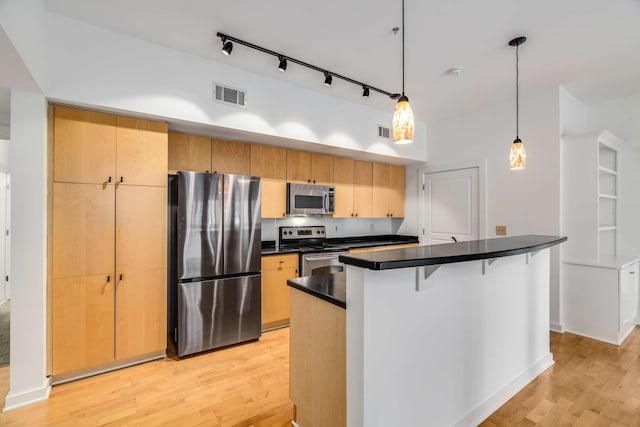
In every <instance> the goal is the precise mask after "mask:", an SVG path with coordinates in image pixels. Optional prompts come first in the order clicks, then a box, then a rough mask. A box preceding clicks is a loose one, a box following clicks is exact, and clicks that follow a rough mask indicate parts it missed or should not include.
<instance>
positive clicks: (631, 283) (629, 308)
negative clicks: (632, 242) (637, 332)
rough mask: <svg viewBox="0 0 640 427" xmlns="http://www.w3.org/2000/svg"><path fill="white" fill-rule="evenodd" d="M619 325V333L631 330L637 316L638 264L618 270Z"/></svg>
mask: <svg viewBox="0 0 640 427" xmlns="http://www.w3.org/2000/svg"><path fill="white" fill-rule="evenodd" d="M619 274H620V278H619V282H620V324H619V332H621V333H626V332H627V331H628V330H629V329H633V328H634V327H635V324H636V318H637V315H638V274H639V272H638V264H637V263H636V264H632V265H630V266H628V267H625V268H623V269H621V270H620V273H619Z"/></svg>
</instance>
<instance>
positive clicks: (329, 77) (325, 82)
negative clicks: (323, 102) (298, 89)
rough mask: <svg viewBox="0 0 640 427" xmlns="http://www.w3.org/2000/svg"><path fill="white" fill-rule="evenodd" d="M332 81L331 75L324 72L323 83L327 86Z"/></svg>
mask: <svg viewBox="0 0 640 427" xmlns="http://www.w3.org/2000/svg"><path fill="white" fill-rule="evenodd" d="M332 81H333V76H332V75H331V74H330V73H329V72H328V71H325V72H324V85H325V86H327V87H329V86H331V82H332Z"/></svg>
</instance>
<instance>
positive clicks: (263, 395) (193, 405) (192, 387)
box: [0, 328, 640, 427]
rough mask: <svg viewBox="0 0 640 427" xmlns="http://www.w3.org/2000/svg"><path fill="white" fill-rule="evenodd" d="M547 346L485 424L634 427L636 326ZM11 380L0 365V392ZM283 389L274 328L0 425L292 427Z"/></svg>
mask: <svg viewBox="0 0 640 427" xmlns="http://www.w3.org/2000/svg"><path fill="white" fill-rule="evenodd" d="M551 348H552V351H553V354H554V359H555V361H556V364H555V365H554V366H553V367H552V368H550V369H549V370H547V371H546V372H545V373H543V374H542V375H541V376H540V377H538V379H536V380H535V381H534V382H532V383H531V384H529V385H528V386H527V387H526V388H525V389H524V390H522V391H521V392H520V393H518V394H517V395H516V396H515V397H514V398H513V399H511V400H510V401H509V402H507V403H506V404H505V405H504V406H503V407H502V408H500V409H499V410H498V411H496V413H494V414H493V415H492V416H491V417H490V418H489V419H488V420H486V421H485V422H484V423H483V424H482V426H483V427H493V426H509V427H511V426H536V425H538V426H574V425H575V426H637V427H640V328H636V330H635V331H634V332H633V334H632V335H631V337H630V338H629V339H628V340H627V341H626V342H625V344H624V345H623V346H622V347H616V346H613V345H609V344H603V343H600V342H598V341H594V340H590V339H588V338H582V337H578V336H576V335H572V334H563V335H560V334H552V336H551ZM8 375H9V371H8V368H6V367H4V368H0V396H4V395H5V394H6V392H7V388H8ZM288 384H289V330H288V329H280V330H277V331H272V332H268V333H265V334H263V337H262V339H261V340H260V342H257V343H251V344H247V345H242V346H237V347H233V348H230V349H227V350H224V351H217V352H211V353H208V354H204V355H201V356H197V357H192V358H188V359H184V360H181V361H179V362H176V361H174V360H172V359H166V360H161V361H156V362H150V363H146V364H144V365H139V366H136V367H132V368H128V369H124V370H121V371H116V372H111V373H108V374H103V375H98V376H95V377H92V378H87V379H84V380H80V381H75V382H72V383H68V384H62V385H59V386H56V387H54V388H53V390H52V392H51V397H50V398H49V400H48V401H46V402H41V403H36V404H34V405H31V406H28V407H26V408H21V409H16V410H14V411H10V412H8V413H6V414H0V426H4V425H6V426H23V425H24V426H45V425H46V426H97V425H114V426H115V425H144V426H147V425H151V426H153V425H172V426H192V425H203V426H213V427H215V426H229V427H232V426H233V427H250V426H265V427H266V426H269V427H271V426H289V425H290V423H289V420H290V419H291V417H292V405H291V402H290V401H289V398H288V395H289V385H288ZM425 425H428V423H427V424H425Z"/></svg>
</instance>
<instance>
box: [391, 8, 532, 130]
mask: <svg viewBox="0 0 640 427" xmlns="http://www.w3.org/2000/svg"><path fill="white" fill-rule="evenodd" d="M403 1H404V0H403ZM519 47H520V46H516V139H520V135H519V134H520V79H519V75H520V71H519V67H518V63H519V62H520V58H519V56H518V48H519Z"/></svg>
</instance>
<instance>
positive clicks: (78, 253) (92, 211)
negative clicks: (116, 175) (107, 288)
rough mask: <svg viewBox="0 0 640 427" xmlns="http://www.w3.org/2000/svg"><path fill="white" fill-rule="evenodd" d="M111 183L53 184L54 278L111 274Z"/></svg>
mask: <svg viewBox="0 0 640 427" xmlns="http://www.w3.org/2000/svg"><path fill="white" fill-rule="evenodd" d="M114 215H115V196H114V186H113V185H101V184H68V183H60V182H56V183H54V184H53V232H52V234H53V236H52V238H53V251H52V254H53V269H52V274H53V277H54V279H56V278H65V277H67V278H68V277H83V276H96V275H107V274H113V253H114V233H115V225H114V220H115V219H114Z"/></svg>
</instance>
